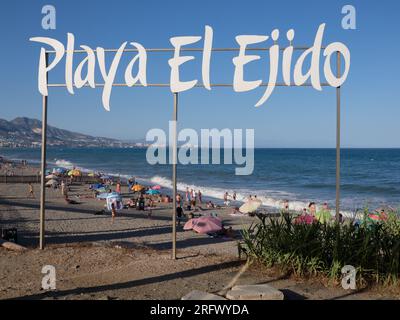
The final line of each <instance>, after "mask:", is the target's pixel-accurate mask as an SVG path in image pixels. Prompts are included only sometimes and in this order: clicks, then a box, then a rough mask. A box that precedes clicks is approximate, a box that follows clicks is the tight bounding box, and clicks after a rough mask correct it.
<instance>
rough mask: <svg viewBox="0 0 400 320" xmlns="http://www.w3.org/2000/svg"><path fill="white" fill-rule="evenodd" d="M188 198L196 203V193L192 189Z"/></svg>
mask: <svg viewBox="0 0 400 320" xmlns="http://www.w3.org/2000/svg"><path fill="white" fill-rule="evenodd" d="M190 196H191V198H192V199H193V200H195V201H196V191H194V190H193V189H191V190H190Z"/></svg>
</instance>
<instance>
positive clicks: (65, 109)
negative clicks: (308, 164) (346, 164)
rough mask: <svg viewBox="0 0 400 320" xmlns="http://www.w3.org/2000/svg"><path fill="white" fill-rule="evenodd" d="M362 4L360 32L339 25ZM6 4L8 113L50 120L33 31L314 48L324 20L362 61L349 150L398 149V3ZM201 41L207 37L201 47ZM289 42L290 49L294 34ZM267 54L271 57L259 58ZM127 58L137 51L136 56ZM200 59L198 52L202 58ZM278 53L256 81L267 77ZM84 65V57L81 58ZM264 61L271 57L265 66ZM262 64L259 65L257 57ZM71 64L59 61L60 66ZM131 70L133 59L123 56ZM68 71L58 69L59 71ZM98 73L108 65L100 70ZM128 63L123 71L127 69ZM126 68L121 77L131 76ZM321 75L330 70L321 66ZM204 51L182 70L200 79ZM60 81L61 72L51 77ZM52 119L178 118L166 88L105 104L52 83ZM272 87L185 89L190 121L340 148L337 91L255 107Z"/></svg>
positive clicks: (277, 96)
mask: <svg viewBox="0 0 400 320" xmlns="http://www.w3.org/2000/svg"><path fill="white" fill-rule="evenodd" d="M45 4H52V5H54V6H55V8H56V10H57V29H56V30H50V31H48V30H43V29H42V28H41V20H42V14H41V9H42V6H43V5H45ZM345 4H352V5H354V6H355V8H356V10H357V30H344V29H342V27H341V19H342V17H343V15H342V14H341V8H342V7H343V5H345ZM0 6H1V10H0V35H1V43H2V44H1V53H0V98H1V99H0V101H1V102H0V103H1V112H0V117H1V118H5V119H13V118H14V117H17V116H28V117H32V118H38V119H40V117H41V96H40V94H39V92H38V89H37V65H38V58H39V50H40V44H37V43H31V42H29V41H28V39H29V38H30V37H32V36H48V37H53V38H56V39H58V40H60V41H62V42H63V43H64V44H66V34H67V32H72V33H74V35H75V37H76V46H78V45H81V44H86V45H89V46H91V47H96V46H102V47H105V48H110V47H114V48H115V47H119V46H120V45H121V43H122V42H124V41H136V42H139V43H141V44H143V45H144V46H145V47H146V48H154V47H156V48H157V47H171V44H170V43H169V38H170V37H172V36H178V35H200V36H203V33H204V26H205V25H210V26H212V27H213V29H214V47H236V46H237V45H236V42H235V36H237V35H240V34H265V35H270V33H271V31H272V30H273V29H274V28H278V29H280V30H281V35H284V34H285V33H286V31H287V30H288V29H290V28H294V29H295V31H296V38H295V44H298V45H305V44H306V45H308V44H312V42H313V40H314V37H315V33H316V30H317V28H318V26H319V25H320V24H321V23H326V24H327V26H326V31H325V37H324V43H325V44H327V43H330V42H333V41H341V42H343V43H345V44H346V45H347V46H348V47H349V49H350V51H351V58H352V65H351V70H350V74H349V77H348V79H347V81H346V83H345V85H344V86H343V88H342V107H343V109H342V117H343V118H342V119H343V130H342V135H343V141H342V143H343V146H346V147H400V139H399V137H400V125H399V120H400V108H399V107H400V105H399V101H400V94H399V92H400V80H399V75H398V72H399V71H400V58H399V50H400V41H399V33H400V19H399V12H400V3H399V1H397V0H392V1H389V0H386V1H376V0H369V1H354V0H353V1H333V0H332V1H311V0H303V1H294V0H293V1H288V0H286V1H284V0H282V1H268V0H263V1H261V0H260V1H233V0H230V1H215V0H214V1H205V0H203V1H117V0H115V1H112V2H111V1H107V2H106V1H88V0H81V1H72V0H70V1H54V0H53V1H32V0H26V1H21V0H20V1H2V2H1V4H0ZM199 45H201V42H200V43H199ZM281 45H286V42H285V41H284V39H282V40H281ZM261 55H262V54H261ZM232 57H233V54H230V53H218V54H215V55H213V57H212V65H211V77H212V81H213V82H218V81H221V82H232V79H233V65H232V62H231V59H232ZM127 58H129V57H127ZM168 58H169V56H168V55H157V54H149V60H148V82H156V81H163V82H165V81H168V80H169V71H170V69H169V66H168V63H167V60H168ZM198 58H200V57H198ZM268 61H269V60H268V54H265V56H263V57H262V60H261V61H260V64H259V66H264V67H265V72H264V71H263V69H262V68H260V67H259V68H258V69H257V70H256V69H255V68H253V69H254V70H253V69H252V70H251V72H249V74H248V76H246V77H248V79H249V80H250V79H256V78H257V77H258V76H260V75H261V76H262V77H263V79H264V81H265V80H267V76H268V73H267V69H266V65H267V63H268ZM78 62H79V60H78ZM263 63H264V64H263ZM256 64H257V62H256ZM63 65H64V61H63V62H62V64H60V68H59V69H60V70H61V71H62V68H63ZM121 65H122V67H124V66H125V65H126V64H121ZM60 70H59V71H60ZM96 72H97V73H98V70H97V71H96ZM122 72H123V70H122V71H121V73H122ZM122 74H123V73H122ZM321 74H322V75H323V73H321ZM200 75H201V64H200V59H199V60H196V62H193V63H192V62H191V63H188V64H187V67H185V71H183V77H184V80H190V79H193V78H199V81H201V78H200ZM60 79H61V80H62V77H61V72H59V73H57V71H55V73H54V75H52V74H51V75H50V81H52V80H53V81H56V80H60ZM50 90H51V91H50V97H49V123H50V124H52V125H55V126H58V127H61V128H65V129H68V130H74V131H78V132H83V133H87V134H92V135H102V136H108V137H115V138H123V139H136V138H143V137H144V136H145V134H146V132H147V130H149V129H151V128H166V126H167V124H168V120H169V119H170V118H171V116H172V95H171V93H170V91H169V89H168V88H165V89H158V88H133V89H128V88H115V89H113V92H112V96H111V112H106V111H105V110H104V109H103V107H102V103H101V89H85V88H84V89H81V90H78V91H77V92H76V94H75V95H74V96H72V95H70V94H68V93H67V91H66V89H50ZM263 92H264V89H263V88H259V89H257V90H254V91H251V92H248V93H235V92H233V89H231V88H213V90H212V91H207V90H205V89H192V90H190V91H188V92H185V93H183V94H181V95H180V110H179V118H180V119H179V120H180V121H181V124H180V127H181V128H183V127H192V128H195V129H200V128H214V127H215V128H220V129H222V128H226V127H227V128H254V129H255V132H256V145H257V146H259V147H334V145H335V121H336V120H335V116H336V113H335V112H336V109H335V108H336V100H335V90H334V89H333V88H325V89H324V91H323V92H318V91H315V90H314V89H312V88H278V89H276V91H275V92H274V93H273V95H272V97H271V98H270V99H269V100H268V102H267V103H266V104H265V105H263V106H262V107H260V108H255V107H254V104H255V103H256V102H257V101H258V99H259V98H260V97H261V96H262V94H263Z"/></svg>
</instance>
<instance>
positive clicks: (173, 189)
mask: <svg viewBox="0 0 400 320" xmlns="http://www.w3.org/2000/svg"><path fill="white" fill-rule="evenodd" d="M173 121H174V124H175V126H174V131H173V146H172V147H173V150H172V197H173V198H172V259H174V260H175V259H176V165H177V158H178V157H177V153H178V146H177V145H178V142H177V139H178V136H177V130H178V129H177V127H178V93H177V92H174V117H173Z"/></svg>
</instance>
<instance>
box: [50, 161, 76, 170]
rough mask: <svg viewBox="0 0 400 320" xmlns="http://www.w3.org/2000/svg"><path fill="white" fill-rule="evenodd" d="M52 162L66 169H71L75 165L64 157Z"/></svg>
mask: <svg viewBox="0 0 400 320" xmlns="http://www.w3.org/2000/svg"><path fill="white" fill-rule="evenodd" d="M54 163H55V165H56V166H58V167H62V168H66V169H73V168H74V167H75V165H74V164H73V163H72V162H71V161H68V160H64V159H59V160H56V161H55V162H54Z"/></svg>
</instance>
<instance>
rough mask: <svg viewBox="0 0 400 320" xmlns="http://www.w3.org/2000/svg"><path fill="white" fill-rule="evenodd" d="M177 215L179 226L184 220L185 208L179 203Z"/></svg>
mask: <svg viewBox="0 0 400 320" xmlns="http://www.w3.org/2000/svg"><path fill="white" fill-rule="evenodd" d="M176 216H177V218H178V219H177V220H178V227H179V226H180V225H181V220H182V217H183V209H182V207H181V206H180V205H178V206H177V207H176Z"/></svg>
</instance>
